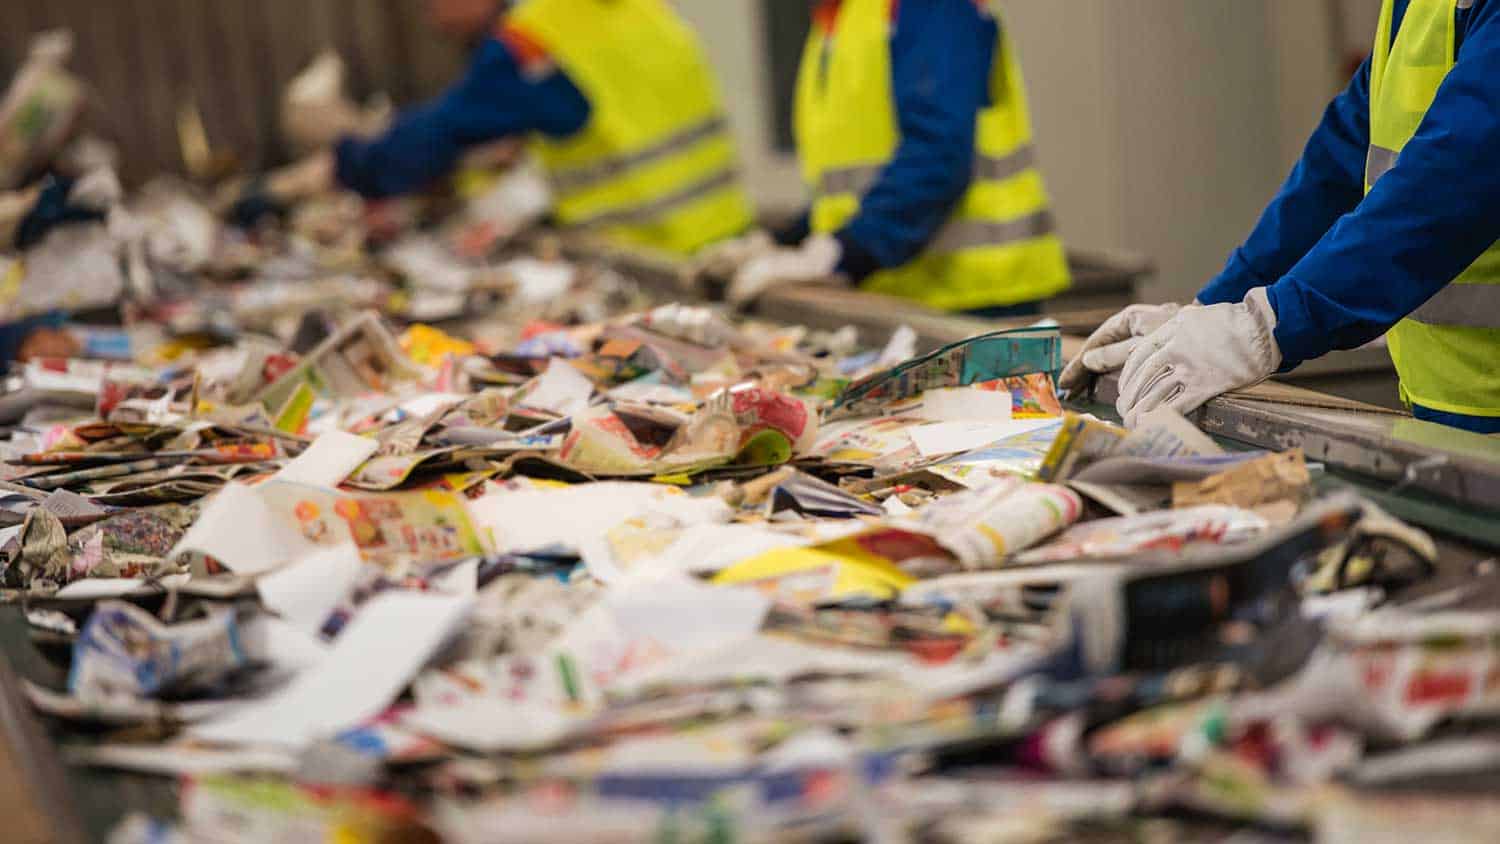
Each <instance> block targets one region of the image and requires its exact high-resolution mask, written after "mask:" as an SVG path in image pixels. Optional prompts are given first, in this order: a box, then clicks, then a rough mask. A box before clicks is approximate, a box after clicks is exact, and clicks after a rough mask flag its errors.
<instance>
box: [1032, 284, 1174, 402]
mask: <svg viewBox="0 0 1500 844" xmlns="http://www.w3.org/2000/svg"><path fill="white" fill-rule="evenodd" d="M1180 310H1182V306H1181V305H1176V304H1172V303H1170V302H1169V303H1167V304H1165V305H1131V306H1130V307H1128V308H1126V309H1125V310H1123V311H1120V312H1119V313H1117V314H1115V315H1114V316H1112V317H1110V318H1109V319H1107V320H1105V321H1104V324H1103V325H1101V326H1099V328H1098V329H1096V330H1095V331H1094V333H1093V334H1090V335H1089V339H1088V341H1087V342H1085V343H1084V344H1083V350H1082V351H1080V352H1079V353H1078V355H1077V356H1076V357H1074V358H1073V360H1072V361H1071V362H1070V363H1069V364H1068V367H1067V369H1064V370H1063V373H1062V377H1061V378H1059V379H1058V380H1057V386H1059V387H1061V388H1062V389H1064V390H1068V391H1074V390H1081V389H1083V388H1084V387H1087V386H1088V382H1089V377H1090V375H1103V374H1105V373H1107V372H1114V371H1115V370H1117V369H1119V368H1120V367H1122V366H1124V365H1125V361H1126V360H1128V359H1129V358H1130V352H1131V351H1132V350H1133V349H1135V346H1136V344H1137V343H1138V342H1140V340H1141V338H1143V337H1145V336H1146V335H1147V334H1150V333H1151V332H1153V331H1155V330H1156V329H1158V328H1161V327H1162V326H1163V325H1166V323H1167V320H1169V319H1171V318H1172V317H1174V316H1177V312H1178V311H1180Z"/></svg>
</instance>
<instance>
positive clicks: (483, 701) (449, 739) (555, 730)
mask: <svg viewBox="0 0 1500 844" xmlns="http://www.w3.org/2000/svg"><path fill="white" fill-rule="evenodd" d="M580 723H586V720H585V719H583V718H579V717H577V716H570V715H567V714H566V713H564V712H563V711H562V709H561V708H559V707H556V706H551V705H536V704H527V703H516V702H514V701H509V700H506V699H504V698H499V697H473V698H469V699H468V700H465V701H463V702H461V703H457V704H444V705H429V706H418V707H416V708H415V709H412V710H411V711H409V712H405V713H402V715H401V726H403V727H405V728H407V729H409V730H413V731H415V732H418V733H421V734H422V735H424V736H427V737H429V738H433V739H437V740H438V741H441V742H444V743H445V744H451V745H454V746H456V747H463V748H467V749H469V750H476V751H479V752H480V753H499V752H510V753H521V752H526V751H535V750H544V749H546V748H548V747H551V746H552V745H554V744H556V743H557V742H559V741H561V740H562V739H563V738H565V737H566V736H567V734H568V732H569V731H570V730H571V729H573V728H574V727H575V726H577V725H579V724H580Z"/></svg>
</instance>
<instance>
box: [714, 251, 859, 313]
mask: <svg viewBox="0 0 1500 844" xmlns="http://www.w3.org/2000/svg"><path fill="white" fill-rule="evenodd" d="M843 254H844V247H842V246H840V245H839V242H838V240H836V239H835V238H834V237H833V236H832V235H826V234H820V235H815V236H813V237H810V238H808V239H807V240H804V241H802V245H801V246H798V247H796V248H794V249H776V250H773V251H771V252H769V253H767V254H765V255H762V256H760V257H759V258H755V259H752V260H751V261H750V262H749V263H747V264H745V265H744V266H743V267H741V268H740V271H739V272H737V273H735V275H734V282H733V283H732V284H730V285H729V293H728V296H727V297H726V298H728V299H729V302H730V303H731V304H733V305H735V306H736V307H739V306H743V305H745V304H747V303H749V302H752V301H754V300H756V299H758V298H760V296H761V295H762V294H764V293H765V292H766V291H767V290H770V289H771V288H773V287H780V286H781V285H784V284H805V283H808V282H813V281H823V280H824V279H827V278H829V277H830V276H832V275H833V273H834V270H835V269H837V268H838V265H839V259H840V258H841V257H843Z"/></svg>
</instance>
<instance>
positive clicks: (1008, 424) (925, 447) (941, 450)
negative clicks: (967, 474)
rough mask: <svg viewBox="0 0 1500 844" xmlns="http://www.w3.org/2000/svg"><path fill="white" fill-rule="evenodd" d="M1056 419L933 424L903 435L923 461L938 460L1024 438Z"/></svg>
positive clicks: (910, 430) (983, 420)
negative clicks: (998, 442) (945, 456)
mask: <svg viewBox="0 0 1500 844" xmlns="http://www.w3.org/2000/svg"><path fill="white" fill-rule="evenodd" d="M1056 424H1057V420H1056V419H1006V420H1004V421H1000V422H996V421H992V420H988V419H981V420H969V421H965V422H937V423H934V424H932V425H920V426H918V427H915V428H908V429H907V435H908V436H910V437H911V441H912V443H914V444H915V445H916V447H917V451H919V452H921V454H922V456H923V457H938V456H941V455H944V454H957V453H958V452H961V451H970V450H972V449H976V448H982V447H984V446H987V445H989V444H990V443H993V442H996V441H998V440H1003V439H1006V438H1008V437H1015V436H1020V435H1021V434H1028V433H1030V432H1032V431H1035V430H1038V429H1041V428H1045V427H1047V426H1049V425H1056Z"/></svg>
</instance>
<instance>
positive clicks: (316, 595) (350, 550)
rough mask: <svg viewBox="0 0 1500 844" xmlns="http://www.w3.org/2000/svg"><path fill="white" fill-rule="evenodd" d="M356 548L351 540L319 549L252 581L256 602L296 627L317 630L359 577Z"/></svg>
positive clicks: (358, 558) (360, 564)
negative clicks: (258, 594) (258, 599)
mask: <svg viewBox="0 0 1500 844" xmlns="http://www.w3.org/2000/svg"><path fill="white" fill-rule="evenodd" d="M362 565H363V562H361V560H360V557H359V549H358V548H356V547H355V546H354V544H353V543H348V542H346V543H342V544H339V545H335V546H333V547H331V548H320V549H318V550H317V551H314V552H313V553H311V554H309V555H307V556H306V557H304V558H302V559H301V560H298V561H297V562H296V563H293V564H292V565H289V566H284V567H282V568H279V569H277V570H275V571H273V572H270V573H269V574H266V575H265V576H263V577H261V578H260V579H259V580H257V581H256V583H255V588H256V590H257V591H259V592H260V602H261V604H262V605H264V606H265V607H266V609H269V610H271V611H272V612H274V613H276V614H277V615H279V616H281V617H282V618H284V619H286V620H287V621H288V622H289V623H291V624H292V625H293V626H295V627H296V628H298V629H299V630H305V631H307V632H309V633H317V632H318V630H319V629H320V628H321V627H322V626H323V623H324V622H325V621H327V620H328V614H329V613H331V612H333V610H334V608H336V607H337V606H338V605H339V602H340V601H342V600H343V599H344V596H345V595H347V594H349V590H350V589H352V588H353V587H354V583H355V581H356V580H358V579H359V570H360V566H362Z"/></svg>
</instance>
